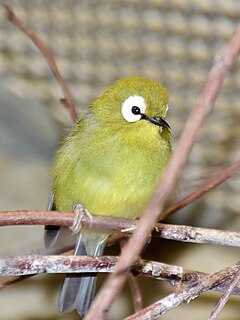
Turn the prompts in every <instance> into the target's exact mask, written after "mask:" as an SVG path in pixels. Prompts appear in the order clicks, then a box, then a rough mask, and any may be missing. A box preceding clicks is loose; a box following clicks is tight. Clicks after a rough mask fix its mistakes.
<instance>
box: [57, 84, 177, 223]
mask: <svg viewBox="0 0 240 320" xmlns="http://www.w3.org/2000/svg"><path fill="white" fill-rule="evenodd" d="M135 94H137V95H140V96H142V97H143V98H144V99H145V101H146V104H147V111H146V114H147V115H148V116H155V115H158V116H161V117H163V118H164V117H165V114H166V105H167V101H168V95H167V91H166V90H165V88H163V87H162V86H160V85H159V84H158V83H156V82H153V81H151V80H146V79H143V78H128V79H123V80H119V81H118V82H117V83H116V84H115V85H114V86H112V87H110V88H109V89H107V90H106V91H105V92H104V93H103V94H102V95H100V96H99V97H98V98H97V99H96V100H95V101H94V102H93V103H92V105H91V106H90V108H89V112H88V113H87V114H86V115H85V116H84V117H83V118H82V120H80V121H79V122H78V123H77V124H76V126H75V127H74V128H73V130H72V131H71V133H70V135H69V136H68V137H67V139H66V140H65V141H64V143H63V144H62V146H61V147H60V149H59V151H58V152H57V156H56V158H55V161H54V166H53V186H52V188H53V192H54V198H55V207H56V209H57V210H62V211H69V210H72V207H73V205H74V204H76V203H79V202H80V203H81V204H82V205H83V206H84V208H86V209H87V210H88V211H90V212H91V213H93V214H96V215H108V216H115V217H124V218H137V217H139V215H140V214H141V211H142V210H143V209H144V206H145V205H146V203H147V201H148V200H149V199H150V197H151V195H152V193H153V191H154V190H155V187H156V184H157V182H158V180H159V177H160V176H161V174H162V171H163V170H164V168H165V167H166V164H167V161H168V159H169V155H170V152H171V145H170V132H169V130H167V129H166V128H164V129H163V132H162V133H160V128H159V127H158V126H156V125H154V124H152V123H149V122H148V121H137V122H134V123H129V122H127V121H126V120H125V119H124V118H123V117H122V114H121V104H122V102H123V101H124V100H125V99H126V98H127V97H128V96H131V95H135Z"/></svg>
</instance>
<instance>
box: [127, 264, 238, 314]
mask: <svg viewBox="0 0 240 320" xmlns="http://www.w3.org/2000/svg"><path fill="white" fill-rule="evenodd" d="M239 265H240V262H238V263H236V264H235V265H233V266H231V267H227V268H225V269H223V270H221V271H218V272H216V273H214V274H212V275H208V276H206V277H204V278H202V280H201V281H197V282H195V283H194V284H193V285H191V286H189V287H186V288H183V289H182V290H181V291H179V292H178V293H172V294H170V295H168V296H167V297H165V298H163V299H161V300H159V301H157V302H156V303H154V304H152V305H151V306H149V307H147V308H145V309H143V310H141V311H140V312H137V313H135V314H133V315H132V316H129V317H127V318H126V319H125V320H152V319H156V318H157V317H158V316H159V315H161V314H163V313H166V312H167V311H169V310H171V309H173V308H176V307H178V306H179V305H181V304H182V303H183V302H189V301H191V300H193V299H195V298H196V297H198V296H199V295H200V294H202V293H203V292H206V291H208V290H211V289H213V288H214V287H216V286H219V285H220V284H222V283H224V282H225V281H227V280H229V279H230V278H231V277H233V275H234V274H235V273H236V272H237V271H238V270H239Z"/></svg>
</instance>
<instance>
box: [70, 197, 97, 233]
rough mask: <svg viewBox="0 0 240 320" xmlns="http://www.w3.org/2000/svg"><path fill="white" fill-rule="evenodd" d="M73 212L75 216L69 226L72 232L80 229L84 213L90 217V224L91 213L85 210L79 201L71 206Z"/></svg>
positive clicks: (77, 231)
mask: <svg viewBox="0 0 240 320" xmlns="http://www.w3.org/2000/svg"><path fill="white" fill-rule="evenodd" d="M73 212H74V213H75V218H74V221H73V225H72V226H71V227H70V230H71V231H72V232H73V233H79V232H80V230H81V227H82V226H81V223H82V219H83V217H84V215H86V216H88V218H89V219H90V227H91V225H92V215H91V213H90V212H89V211H88V210H86V209H85V208H84V207H83V206H82V205H81V203H77V204H75V205H74V206H73Z"/></svg>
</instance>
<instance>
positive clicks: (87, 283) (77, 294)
mask: <svg viewBox="0 0 240 320" xmlns="http://www.w3.org/2000/svg"><path fill="white" fill-rule="evenodd" d="M98 237H99V236H98ZM81 238H82V236H81V235H80V236H79V239H78V241H77V245H76V249H75V255H79V256H83V255H92V256H101V255H102V253H103V250H104V247H105V241H103V240H102V239H103V235H100V237H99V238H100V241H95V240H96V239H93V242H95V244H96V248H95V250H94V252H87V251H88V250H86V248H85V245H84V243H83V241H82V239H81ZM104 239H106V235H105V238H104ZM86 246H87V243H86ZM90 251H92V250H90ZM96 280H97V276H96V275H94V274H90V273H86V274H81V275H79V274H68V275H67V276H66V278H65V281H64V284H63V287H62V290H61V292H60V295H59V299H58V310H59V312H60V313H67V312H70V311H72V310H73V309H77V311H78V313H79V314H80V315H81V316H82V317H84V316H85V315H86V313H87V312H88V310H89V308H90V306H91V303H92V301H93V298H94V294H95V288H96Z"/></svg>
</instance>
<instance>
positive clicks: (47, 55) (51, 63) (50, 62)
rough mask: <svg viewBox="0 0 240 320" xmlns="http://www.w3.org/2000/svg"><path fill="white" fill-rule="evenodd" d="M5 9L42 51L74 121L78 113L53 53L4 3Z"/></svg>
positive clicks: (7, 17) (14, 22)
mask: <svg viewBox="0 0 240 320" xmlns="http://www.w3.org/2000/svg"><path fill="white" fill-rule="evenodd" d="M4 9H5V17H6V19H7V20H8V21H10V22H11V23H12V24H13V25H14V26H15V27H16V28H18V29H19V30H21V31H22V32H23V33H24V34H25V35H27V37H28V38H29V39H31V41H32V42H33V43H34V44H35V46H36V47H37V48H38V49H39V51H40V52H41V53H42V55H43V56H44V58H45V59H46V61H47V63H48V65H49V67H50V69H51V70H52V72H53V74H54V76H55V78H56V80H57V81H58V83H59V85H60V87H61V89H62V92H63V96H64V98H63V101H64V102H63V105H64V106H65V107H66V108H67V110H68V111H69V113H70V115H71V117H72V120H73V122H76V121H77V120H78V118H79V117H78V114H77V111H76V106H75V103H74V100H73V98H72V95H71V93H70V90H69V88H68V86H67V84H66V82H65V81H64V79H63V77H62V75H61V73H60V71H59V69H58V66H57V64H56V62H55V60H54V58H53V55H52V54H51V52H50V51H49V49H48V47H47V46H46V44H45V43H44V42H43V41H42V40H41V39H40V38H39V36H38V35H37V34H36V33H35V32H34V31H33V30H31V28H30V27H29V26H27V25H26V24H25V23H24V22H23V21H22V20H20V19H19V18H18V17H17V16H16V14H15V13H14V12H13V10H12V9H11V7H10V6H8V5H4ZM60 101H61V100H60Z"/></svg>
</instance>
